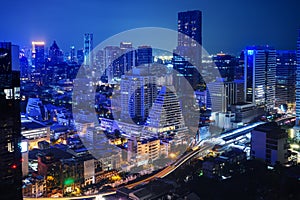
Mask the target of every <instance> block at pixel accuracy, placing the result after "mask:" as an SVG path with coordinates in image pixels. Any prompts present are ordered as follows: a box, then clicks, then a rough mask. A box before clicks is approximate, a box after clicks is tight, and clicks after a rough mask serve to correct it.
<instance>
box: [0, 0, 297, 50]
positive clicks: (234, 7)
mask: <svg viewBox="0 0 300 200" xmlns="http://www.w3.org/2000/svg"><path fill="white" fill-rule="evenodd" d="M299 4H300V3H299V2H297V1H296V0H293V1H291V2H289V4H287V3H285V2H284V1H280V2H278V3H274V2H273V1H270V0H266V1H264V2H260V1H258V0H254V1H251V2H240V1H236V0H230V1H226V2H222V1H218V0H215V1H211V2H208V1H200V2H196V1H188V2H183V1H180V2H178V3H175V4H173V3H171V2H170V1H163V3H158V2H156V1H146V2H143V4H142V5H141V3H138V2H136V1H132V2H127V3H122V2H120V1H117V2H115V1H114V2H101V3H100V2H97V1H94V0H91V1H86V2H79V1H75V2H74V1H68V0H67V1H63V2H61V1H51V3H46V2H38V1H34V0H27V1H19V0H16V1H13V2H3V6H4V7H5V8H6V9H4V10H3V12H1V14H0V15H3V16H2V18H5V17H6V16H10V20H8V21H4V22H3V27H6V28H5V29H3V31H1V33H0V38H3V39H5V41H12V42H13V43H14V44H19V45H20V47H21V48H22V47H24V46H27V47H29V46H30V44H31V41H38V40H43V41H45V42H46V46H50V44H52V42H53V40H56V41H57V43H58V44H59V46H60V47H61V48H62V49H63V50H64V51H65V52H67V51H69V49H70V47H71V46H75V48H76V49H81V48H83V44H82V40H83V35H84V34H85V33H93V34H94V46H96V45H97V44H99V43H100V42H101V41H103V40H105V39H107V38H109V37H111V36H113V35H115V34H117V33H119V32H122V31H126V30H129V29H133V28H140V27H162V28H169V29H173V30H176V29H177V27H176V26H177V22H176V17H177V13H178V12H181V11H187V10H201V11H202V13H203V47H204V48H205V49H206V50H207V51H208V52H209V53H217V52H220V51H224V52H227V53H231V54H235V55H236V54H238V53H239V52H240V51H241V50H242V49H243V48H244V47H245V46H247V45H264V44H269V45H271V46H274V47H275V48H276V49H296V45H295V43H294V40H295V39H296V38H297V29H298V28H299V24H300V14H299V13H298V12H297V7H299ZM216 5H217V6H216ZM107 8H114V9H113V10H111V9H107ZM11 10H14V12H13V13H18V14H12V12H11ZM144 10H150V12H144ZM152 10H153V12H151V11H152ZM266 10H267V11H266ZM279 13H280V14H279ZM20 16H24V18H22V19H23V20H20ZM137 16H138V17H137ZM220 33H222V37H220Z"/></svg>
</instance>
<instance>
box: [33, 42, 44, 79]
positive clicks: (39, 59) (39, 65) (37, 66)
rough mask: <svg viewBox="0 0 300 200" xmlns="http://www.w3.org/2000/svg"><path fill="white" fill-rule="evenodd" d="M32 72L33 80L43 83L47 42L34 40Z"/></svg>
mask: <svg viewBox="0 0 300 200" xmlns="http://www.w3.org/2000/svg"><path fill="white" fill-rule="evenodd" d="M32 68H33V70H32V73H31V81H33V82H37V83H38V84H42V79H43V77H42V76H43V71H44V70H45V42H43V41H33V42H32Z"/></svg>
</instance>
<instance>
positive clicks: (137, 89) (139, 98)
mask: <svg viewBox="0 0 300 200" xmlns="http://www.w3.org/2000/svg"><path fill="white" fill-rule="evenodd" d="M156 96H157V88H156V76H152V75H149V74H148V70H147V68H143V67H141V68H134V69H133V70H132V73H131V74H128V75H124V76H123V77H122V80H121V108H122V110H121V119H122V121H124V120H125V121H126V120H128V119H131V120H133V121H134V122H135V123H137V124H143V123H145V121H146V119H147V117H148V115H149V110H150V108H151V106H152V104H153V102H154V100H155V98H156Z"/></svg>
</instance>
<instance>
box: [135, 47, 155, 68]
mask: <svg viewBox="0 0 300 200" xmlns="http://www.w3.org/2000/svg"><path fill="white" fill-rule="evenodd" d="M137 63H138V65H147V64H148V66H150V64H151V63H153V56H152V48H151V46H146V45H144V46H139V47H138V49H137Z"/></svg>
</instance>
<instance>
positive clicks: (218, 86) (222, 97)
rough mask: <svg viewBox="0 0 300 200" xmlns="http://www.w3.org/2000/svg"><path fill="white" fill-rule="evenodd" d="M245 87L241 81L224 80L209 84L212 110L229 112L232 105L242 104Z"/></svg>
mask: <svg viewBox="0 0 300 200" xmlns="http://www.w3.org/2000/svg"><path fill="white" fill-rule="evenodd" d="M243 86H244V84H243V82H241V81H224V80H222V79H218V80H217V81H215V82H211V83H208V84H207V89H208V92H209V95H210V98H211V101H212V108H211V110H212V111H213V112H227V111H228V108H229V106H230V105H232V104H236V103H238V102H242V101H241V100H242V99H241V94H243V92H242V90H243Z"/></svg>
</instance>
